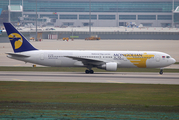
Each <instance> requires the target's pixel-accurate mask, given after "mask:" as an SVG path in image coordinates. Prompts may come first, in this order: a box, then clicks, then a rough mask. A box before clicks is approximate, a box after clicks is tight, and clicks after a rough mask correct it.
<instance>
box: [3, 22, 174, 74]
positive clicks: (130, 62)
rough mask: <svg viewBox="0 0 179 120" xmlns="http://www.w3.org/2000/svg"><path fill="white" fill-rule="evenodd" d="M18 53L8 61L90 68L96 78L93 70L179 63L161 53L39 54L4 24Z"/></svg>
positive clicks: (52, 52)
mask: <svg viewBox="0 0 179 120" xmlns="http://www.w3.org/2000/svg"><path fill="white" fill-rule="evenodd" d="M4 26H5V28H6V31H7V35H8V37H9V40H10V42H11V45H12V48H13V50H14V53H12V52H11V53H6V54H8V55H7V57H8V58H11V59H15V60H20V61H24V62H26V63H27V62H29V63H33V64H39V65H44V66H51V67H86V68H87V69H86V70H85V73H86V74H93V73H94V71H93V70H92V68H94V67H96V68H99V69H105V70H106V71H116V70H117V68H160V72H159V74H163V68H164V67H166V66H169V65H171V64H174V63H175V62H176V60H175V59H174V58H172V57H171V56H170V55H169V54H166V53H164V52H157V51H92V50H84V51H82V50H39V49H36V48H35V47H34V46H32V45H31V44H30V43H29V42H28V40H27V39H26V38H25V37H24V36H23V35H22V34H21V33H20V32H19V31H18V30H17V29H16V28H15V27H14V26H13V25H12V24H11V23H4Z"/></svg>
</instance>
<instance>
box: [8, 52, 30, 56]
mask: <svg viewBox="0 0 179 120" xmlns="http://www.w3.org/2000/svg"><path fill="white" fill-rule="evenodd" d="M6 54H8V55H11V56H13V57H30V56H28V55H23V54H19V53H6Z"/></svg>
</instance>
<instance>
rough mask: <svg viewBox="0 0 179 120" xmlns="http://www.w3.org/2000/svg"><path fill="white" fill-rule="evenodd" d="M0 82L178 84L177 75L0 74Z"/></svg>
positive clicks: (131, 73)
mask: <svg viewBox="0 0 179 120" xmlns="http://www.w3.org/2000/svg"><path fill="white" fill-rule="evenodd" d="M0 81H24V82H84V83H136V84H137V83H139V84H177V85H178V84H179V74H178V73H164V74H163V75H159V74H158V73H133V72H105V73H100V72H99V73H95V74H85V73H80V72H12V71H8V72H5V71H3V72H0Z"/></svg>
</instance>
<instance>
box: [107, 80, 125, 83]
mask: <svg viewBox="0 0 179 120" xmlns="http://www.w3.org/2000/svg"><path fill="white" fill-rule="evenodd" d="M107 82H110V83H123V82H118V81H111V80H108V81H107Z"/></svg>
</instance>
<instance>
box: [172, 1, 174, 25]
mask: <svg viewBox="0 0 179 120" xmlns="http://www.w3.org/2000/svg"><path fill="white" fill-rule="evenodd" d="M173 27H174V0H173V3H172V28H173Z"/></svg>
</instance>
